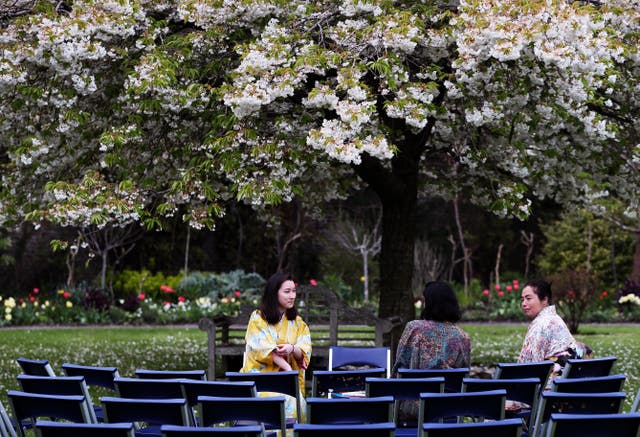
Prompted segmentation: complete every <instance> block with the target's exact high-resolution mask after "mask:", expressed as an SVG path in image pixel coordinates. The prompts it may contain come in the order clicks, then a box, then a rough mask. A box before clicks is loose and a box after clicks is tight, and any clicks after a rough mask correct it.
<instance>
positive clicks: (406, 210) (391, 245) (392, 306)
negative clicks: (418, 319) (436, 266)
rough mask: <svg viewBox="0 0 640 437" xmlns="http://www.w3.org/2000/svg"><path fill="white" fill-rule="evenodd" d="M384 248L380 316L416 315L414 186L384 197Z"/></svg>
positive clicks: (415, 200)
mask: <svg viewBox="0 0 640 437" xmlns="http://www.w3.org/2000/svg"><path fill="white" fill-rule="evenodd" d="M381 200H382V235H383V237H382V250H381V251H380V306H379V316H380V317H392V316H399V317H401V318H402V321H403V322H405V323H406V322H408V321H409V320H412V319H414V318H415V310H414V307H413V291H412V290H411V279H412V277H413V247H414V241H415V233H416V204H417V197H416V192H415V190H410V189H407V190H406V191H405V192H404V193H402V195H400V196H395V197H391V198H382V199H381Z"/></svg>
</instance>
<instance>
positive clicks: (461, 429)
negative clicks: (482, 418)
mask: <svg viewBox="0 0 640 437" xmlns="http://www.w3.org/2000/svg"><path fill="white" fill-rule="evenodd" d="M521 430H522V421H521V420H520V419H505V420H496V421H494V422H473V423H425V424H424V425H423V427H422V432H421V433H420V434H419V435H420V436H423V437H520V434H521Z"/></svg>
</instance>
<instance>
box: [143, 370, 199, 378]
mask: <svg viewBox="0 0 640 437" xmlns="http://www.w3.org/2000/svg"><path fill="white" fill-rule="evenodd" d="M135 374H136V377H138V378H142V379H180V378H184V379H198V380H202V381H206V380H207V372H206V371H205V370H150V369H136V370H135Z"/></svg>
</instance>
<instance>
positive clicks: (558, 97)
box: [0, 0, 640, 320]
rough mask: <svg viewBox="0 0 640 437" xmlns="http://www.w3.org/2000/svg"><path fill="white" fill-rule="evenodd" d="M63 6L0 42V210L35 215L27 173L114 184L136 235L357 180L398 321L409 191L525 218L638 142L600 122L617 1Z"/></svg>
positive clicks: (590, 179) (614, 79)
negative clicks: (128, 194)
mask: <svg viewBox="0 0 640 437" xmlns="http://www.w3.org/2000/svg"><path fill="white" fill-rule="evenodd" d="M46 4H47V3H46V2H42V3H41V5H46ZM65 4H66V5H68V6H69V7H68V8H65V9H64V10H59V9H56V8H54V7H53V6H50V7H44V6H42V7H41V8H40V9H37V10H36V9H34V12H33V13H32V14H26V15H20V16H18V17H16V18H14V19H12V20H11V22H10V23H9V24H8V25H7V26H6V27H5V28H4V29H2V31H1V33H0V50H1V51H0V105H1V108H0V109H1V110H0V138H1V139H2V142H1V145H0V147H2V148H4V150H3V152H4V153H0V156H6V158H5V159H4V161H3V192H2V202H3V203H2V210H3V214H5V215H6V216H7V217H11V218H13V219H19V218H20V217H24V216H25V215H27V214H29V213H32V212H33V211H49V210H50V205H51V204H52V199H55V192H53V191H52V189H51V187H52V185H51V184H50V185H47V182H60V181H64V182H69V183H76V184H77V183H78V181H80V180H82V178H83V177H84V175H85V174H86V173H88V172H98V173H100V174H101V175H103V176H104V183H105V184H115V185H116V186H117V185H118V184H119V183H120V182H122V181H134V182H135V185H134V184H131V183H129V184H127V185H128V187H129V189H131V190H133V189H135V190H137V193H138V194H137V196H139V197H140V198H142V199H144V200H143V201H142V202H141V204H142V205H144V208H142V209H140V211H138V214H139V216H140V220H141V221H143V222H145V223H147V224H148V225H151V226H153V225H159V224H161V218H162V217H163V216H167V215H172V214H177V213H183V217H184V219H185V221H187V222H189V223H190V224H191V225H192V226H196V227H202V226H210V227H211V226H213V224H214V222H215V218H216V217H217V216H219V215H221V214H223V213H224V205H225V203H226V201H227V200H228V199H230V198H233V197H235V198H238V199H242V200H244V201H246V202H249V203H251V204H252V205H254V206H255V207H256V208H258V209H264V208H266V207H267V206H268V205H271V204H277V203H279V202H287V201H290V200H292V199H293V198H294V197H296V196H299V197H300V198H301V199H302V200H303V201H304V202H305V204H306V205H308V206H309V207H310V208H311V207H314V206H317V205H319V204H321V203H322V202H323V201H325V200H328V199H330V198H332V197H335V196H341V195H343V194H344V193H345V189H347V188H350V187H351V188H352V187H354V185H355V186H356V187H357V186H359V185H362V184H366V185H368V186H369V187H371V188H372V189H373V190H374V191H375V192H376V193H377V195H378V196H379V198H380V202H381V205H382V214H383V215H382V248H381V253H380V276H381V281H380V289H381V297H380V303H379V310H380V311H379V313H380V315H381V316H390V315H399V316H401V317H403V318H404V319H405V320H409V319H410V318H412V317H413V313H414V309H413V300H412V296H411V275H412V270H413V244H414V240H415V228H416V223H415V221H416V216H415V212H416V204H417V199H418V196H419V195H423V194H429V195H440V196H444V197H447V198H449V199H453V198H455V197H456V196H461V197H464V198H465V199H466V200H468V201H471V202H474V203H476V204H478V205H481V206H484V207H486V208H487V209H489V210H491V211H494V212H495V213H497V214H500V215H514V216H517V217H526V216H527V215H528V214H529V213H530V205H531V199H532V198H533V197H540V198H543V197H549V198H553V199H555V200H557V201H558V202H561V203H565V202H569V201H571V202H577V201H582V200H583V199H584V198H585V197H588V195H589V193H592V192H593V190H594V189H595V188H596V187H598V186H599V184H605V183H608V182H609V180H608V179H607V177H608V175H609V174H611V170H612V168H614V169H615V168H618V167H620V166H621V163H620V156H622V151H624V152H626V155H625V156H635V155H634V153H635V152H633V151H632V150H635V148H637V147H638V146H637V144H636V143H637V136H636V137H634V136H633V135H630V134H629V133H628V131H627V132H622V131H621V129H620V127H621V126H622V123H621V121H620V120H618V119H617V114H620V113H624V112H625V111H630V112H629V115H631V114H633V110H632V109H629V108H636V109H637V105H635V106H633V104H634V102H636V101H637V96H638V89H637V87H635V88H634V87H633V86H627V85H623V84H621V82H623V81H624V80H625V79H631V80H632V81H633V80H635V81H637V77H638V75H637V67H636V66H637V64H638V43H637V36H636V35H638V32H637V31H638V26H639V24H638V23H639V20H638V14H639V9H640V8H639V7H638V3H637V1H636V0H603V1H601V2H597V3H596V2H580V1H577V2H571V1H566V0H546V1H541V2H531V1H528V0H527V1H525V0H461V1H448V0H443V1H440V2H420V1H401V0H398V1H393V2H391V1H383V0H317V1H313V2H312V1H308V0H286V1H285V0H155V1H149V0H118V1H116V0H107V1H99V2H98V1H93V0H75V1H73V2H66V3H65ZM634 73H635V76H633V75H634ZM634 77H635V79H633V78H634ZM623 97H624V99H623ZM637 118H638V117H635V119H637ZM634 138H635V139H634ZM627 168H628V167H627ZM619 174H622V173H621V172H619ZM619 179H622V178H619ZM589 190H591V191H589ZM627 191H630V190H627ZM620 192H621V193H626V192H625V191H623V190H620ZM627 194H628V193H627ZM621 198H623V199H624V200H626V199H627V198H628V197H625V196H621ZM87 210H90V208H88V209H87V208H86V207H85V206H82V207H78V214H79V215H80V216H82V215H83V214H85V213H86V211H87ZM49 218H50V219H52V220H55V215H49ZM82 220H83V219H81V218H78V222H80V221H82ZM109 221H110V222H115V223H117V222H118V221H119V218H118V217H117V216H116V217H111V216H109ZM105 223H106V222H105Z"/></svg>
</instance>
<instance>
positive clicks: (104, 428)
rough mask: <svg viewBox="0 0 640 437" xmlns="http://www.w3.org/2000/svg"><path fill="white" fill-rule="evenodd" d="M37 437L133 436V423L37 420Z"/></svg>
mask: <svg viewBox="0 0 640 437" xmlns="http://www.w3.org/2000/svg"><path fill="white" fill-rule="evenodd" d="M36 433H37V434H38V437H87V436H90V437H135V434H134V429H133V423H93V424H92V423H71V422H51V421H45V420H38V421H37V422H36Z"/></svg>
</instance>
